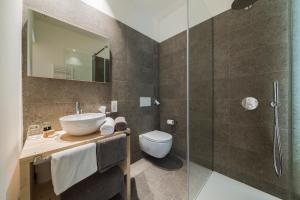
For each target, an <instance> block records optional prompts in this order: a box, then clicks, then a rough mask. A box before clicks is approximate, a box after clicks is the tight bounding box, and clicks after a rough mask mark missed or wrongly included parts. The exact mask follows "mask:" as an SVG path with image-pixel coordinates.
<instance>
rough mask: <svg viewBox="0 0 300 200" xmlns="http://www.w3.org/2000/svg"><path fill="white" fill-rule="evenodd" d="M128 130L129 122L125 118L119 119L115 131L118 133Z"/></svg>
mask: <svg viewBox="0 0 300 200" xmlns="http://www.w3.org/2000/svg"><path fill="white" fill-rule="evenodd" d="M126 129H127V122H126V119H125V117H117V118H116V119H115V130H116V131H125V130H126Z"/></svg>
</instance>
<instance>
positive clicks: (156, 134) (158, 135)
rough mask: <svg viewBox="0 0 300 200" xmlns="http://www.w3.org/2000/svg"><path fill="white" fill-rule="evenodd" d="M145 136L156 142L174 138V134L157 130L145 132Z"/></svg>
mask: <svg viewBox="0 0 300 200" xmlns="http://www.w3.org/2000/svg"><path fill="white" fill-rule="evenodd" d="M143 137H145V138H146V139H148V140H151V141H154V142H167V141H170V140H172V135H170V134H169V133H165V132H162V131H157V130H155V131H151V132H148V133H145V134H143Z"/></svg>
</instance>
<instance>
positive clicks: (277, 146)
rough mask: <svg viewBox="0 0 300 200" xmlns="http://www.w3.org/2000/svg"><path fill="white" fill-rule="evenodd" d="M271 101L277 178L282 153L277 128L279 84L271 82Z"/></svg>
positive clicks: (280, 170)
mask: <svg viewBox="0 0 300 200" xmlns="http://www.w3.org/2000/svg"><path fill="white" fill-rule="evenodd" d="M273 93H274V94H273V95H274V97H273V101H272V102H271V106H272V107H273V109H274V133H273V165H274V169H275V172H276V175H277V176H278V177H279V176H281V175H282V152H281V138H280V128H279V111H278V108H279V106H280V102H279V83H278V81H274V82H273Z"/></svg>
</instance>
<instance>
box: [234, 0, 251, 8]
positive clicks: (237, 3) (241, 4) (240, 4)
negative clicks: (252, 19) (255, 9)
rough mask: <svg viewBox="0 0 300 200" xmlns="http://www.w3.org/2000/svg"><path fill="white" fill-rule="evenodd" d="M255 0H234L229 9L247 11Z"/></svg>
mask: <svg viewBox="0 0 300 200" xmlns="http://www.w3.org/2000/svg"><path fill="white" fill-rule="evenodd" d="M256 1H257V0H234V1H233V3H232V4H231V8H232V9H233V10H241V9H245V10H248V9H249V8H252V6H253V4H254V3H255V2H256Z"/></svg>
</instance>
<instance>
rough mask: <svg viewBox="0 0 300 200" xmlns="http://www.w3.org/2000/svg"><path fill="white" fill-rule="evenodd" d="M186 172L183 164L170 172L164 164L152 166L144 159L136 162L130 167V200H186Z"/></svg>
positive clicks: (151, 163) (152, 164) (150, 162)
mask: <svg viewBox="0 0 300 200" xmlns="http://www.w3.org/2000/svg"><path fill="white" fill-rule="evenodd" d="M166 162H168V161H166ZM161 166H163V167H161ZM186 172H187V168H186V164H185V162H182V166H181V167H180V168H179V169H174V168H173V169H171V170H170V169H166V168H165V165H164V163H162V165H160V163H158V164H157V163H156V164H154V163H153V162H152V161H149V160H147V159H144V158H143V159H141V160H139V161H137V162H136V163H134V164H132V165H131V177H132V182H133V191H132V193H133V198H132V200H136V199H139V200H186V199H187V198H186V197H187V177H186V175H187V173H186Z"/></svg>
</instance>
